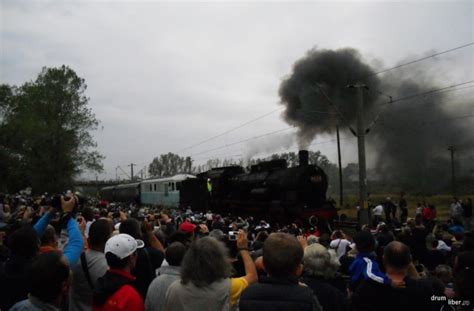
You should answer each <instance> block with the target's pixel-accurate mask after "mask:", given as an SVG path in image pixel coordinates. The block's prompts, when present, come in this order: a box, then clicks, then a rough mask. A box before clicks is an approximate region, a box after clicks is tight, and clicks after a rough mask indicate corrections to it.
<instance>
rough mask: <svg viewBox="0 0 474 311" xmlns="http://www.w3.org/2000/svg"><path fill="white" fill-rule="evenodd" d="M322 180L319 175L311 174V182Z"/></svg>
mask: <svg viewBox="0 0 474 311" xmlns="http://www.w3.org/2000/svg"><path fill="white" fill-rule="evenodd" d="M321 180H322V177H321V175H313V176H311V182H312V183H320V182H321Z"/></svg>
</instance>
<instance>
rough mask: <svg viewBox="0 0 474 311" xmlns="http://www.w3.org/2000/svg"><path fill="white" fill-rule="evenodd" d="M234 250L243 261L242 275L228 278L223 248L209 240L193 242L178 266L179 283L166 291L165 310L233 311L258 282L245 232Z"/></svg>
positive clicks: (226, 257)
mask: <svg viewBox="0 0 474 311" xmlns="http://www.w3.org/2000/svg"><path fill="white" fill-rule="evenodd" d="M237 249H238V250H239V253H240V256H241V257H242V260H243V262H244V266H245V276H243V277H238V278H231V277H230V274H231V269H232V266H231V264H230V262H229V258H228V256H227V253H228V252H227V250H226V248H225V245H224V244H223V243H222V242H220V241H218V240H217V239H215V238H212V237H204V238H201V239H198V240H197V241H194V242H193V243H192V244H191V246H190V248H189V249H188V251H187V252H186V255H185V256H184V259H183V262H182V263H181V280H177V281H175V282H174V283H172V284H171V286H170V287H169V289H168V292H167V294H166V298H165V310H176V311H188V310H189V311H195V310H216V311H221V310H222V311H227V310H234V309H236V307H237V302H238V300H239V298H240V295H241V294H242V292H243V291H244V290H245V289H246V288H247V287H248V286H249V284H252V283H255V282H256V281H257V270H256V268H255V264H254V262H253V260H252V258H251V257H250V254H249V251H248V241H247V236H246V234H245V232H244V231H239V234H238V237H237Z"/></svg>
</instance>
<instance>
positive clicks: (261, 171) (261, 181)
mask: <svg viewBox="0 0 474 311" xmlns="http://www.w3.org/2000/svg"><path fill="white" fill-rule="evenodd" d="M327 188H328V178H327V175H326V173H325V172H324V171H323V170H322V169H321V168H320V167H318V166H316V165H309V164H308V151H306V150H301V151H300V152H299V166H297V167H290V168H289V167H288V165H287V162H286V160H273V161H268V162H261V163H259V164H256V165H253V166H252V167H251V169H250V172H248V173H245V171H244V169H243V168H242V167H241V166H230V167H221V168H214V169H212V170H210V171H207V172H204V173H201V174H198V175H197V178H193V179H187V180H184V181H182V185H181V190H180V205H181V206H191V207H193V209H198V208H200V209H202V210H207V209H210V210H212V211H218V212H220V213H222V214H224V215H225V214H228V213H230V214H233V215H242V214H244V215H254V216H258V217H264V218H265V219H270V220H277V221H281V220H282V219H295V218H301V219H304V218H306V219H307V218H309V217H311V216H316V217H318V218H324V219H328V220H329V219H333V218H334V217H335V216H336V214H337V212H336V209H335V207H334V205H333V204H332V203H331V202H328V201H327V200H326V191H327Z"/></svg>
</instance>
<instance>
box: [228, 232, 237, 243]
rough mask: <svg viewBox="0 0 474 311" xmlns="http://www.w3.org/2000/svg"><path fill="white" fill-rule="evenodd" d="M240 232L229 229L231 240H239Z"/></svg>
mask: <svg viewBox="0 0 474 311" xmlns="http://www.w3.org/2000/svg"><path fill="white" fill-rule="evenodd" d="M238 234H239V232H237V231H229V234H228V236H229V241H237V236H238Z"/></svg>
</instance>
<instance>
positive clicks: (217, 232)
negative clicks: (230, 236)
mask: <svg viewBox="0 0 474 311" xmlns="http://www.w3.org/2000/svg"><path fill="white" fill-rule="evenodd" d="M209 237H211V238H214V239H217V240H219V241H223V240H224V239H225V234H224V232H223V231H222V230H221V229H214V230H212V231H211V232H209Z"/></svg>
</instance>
